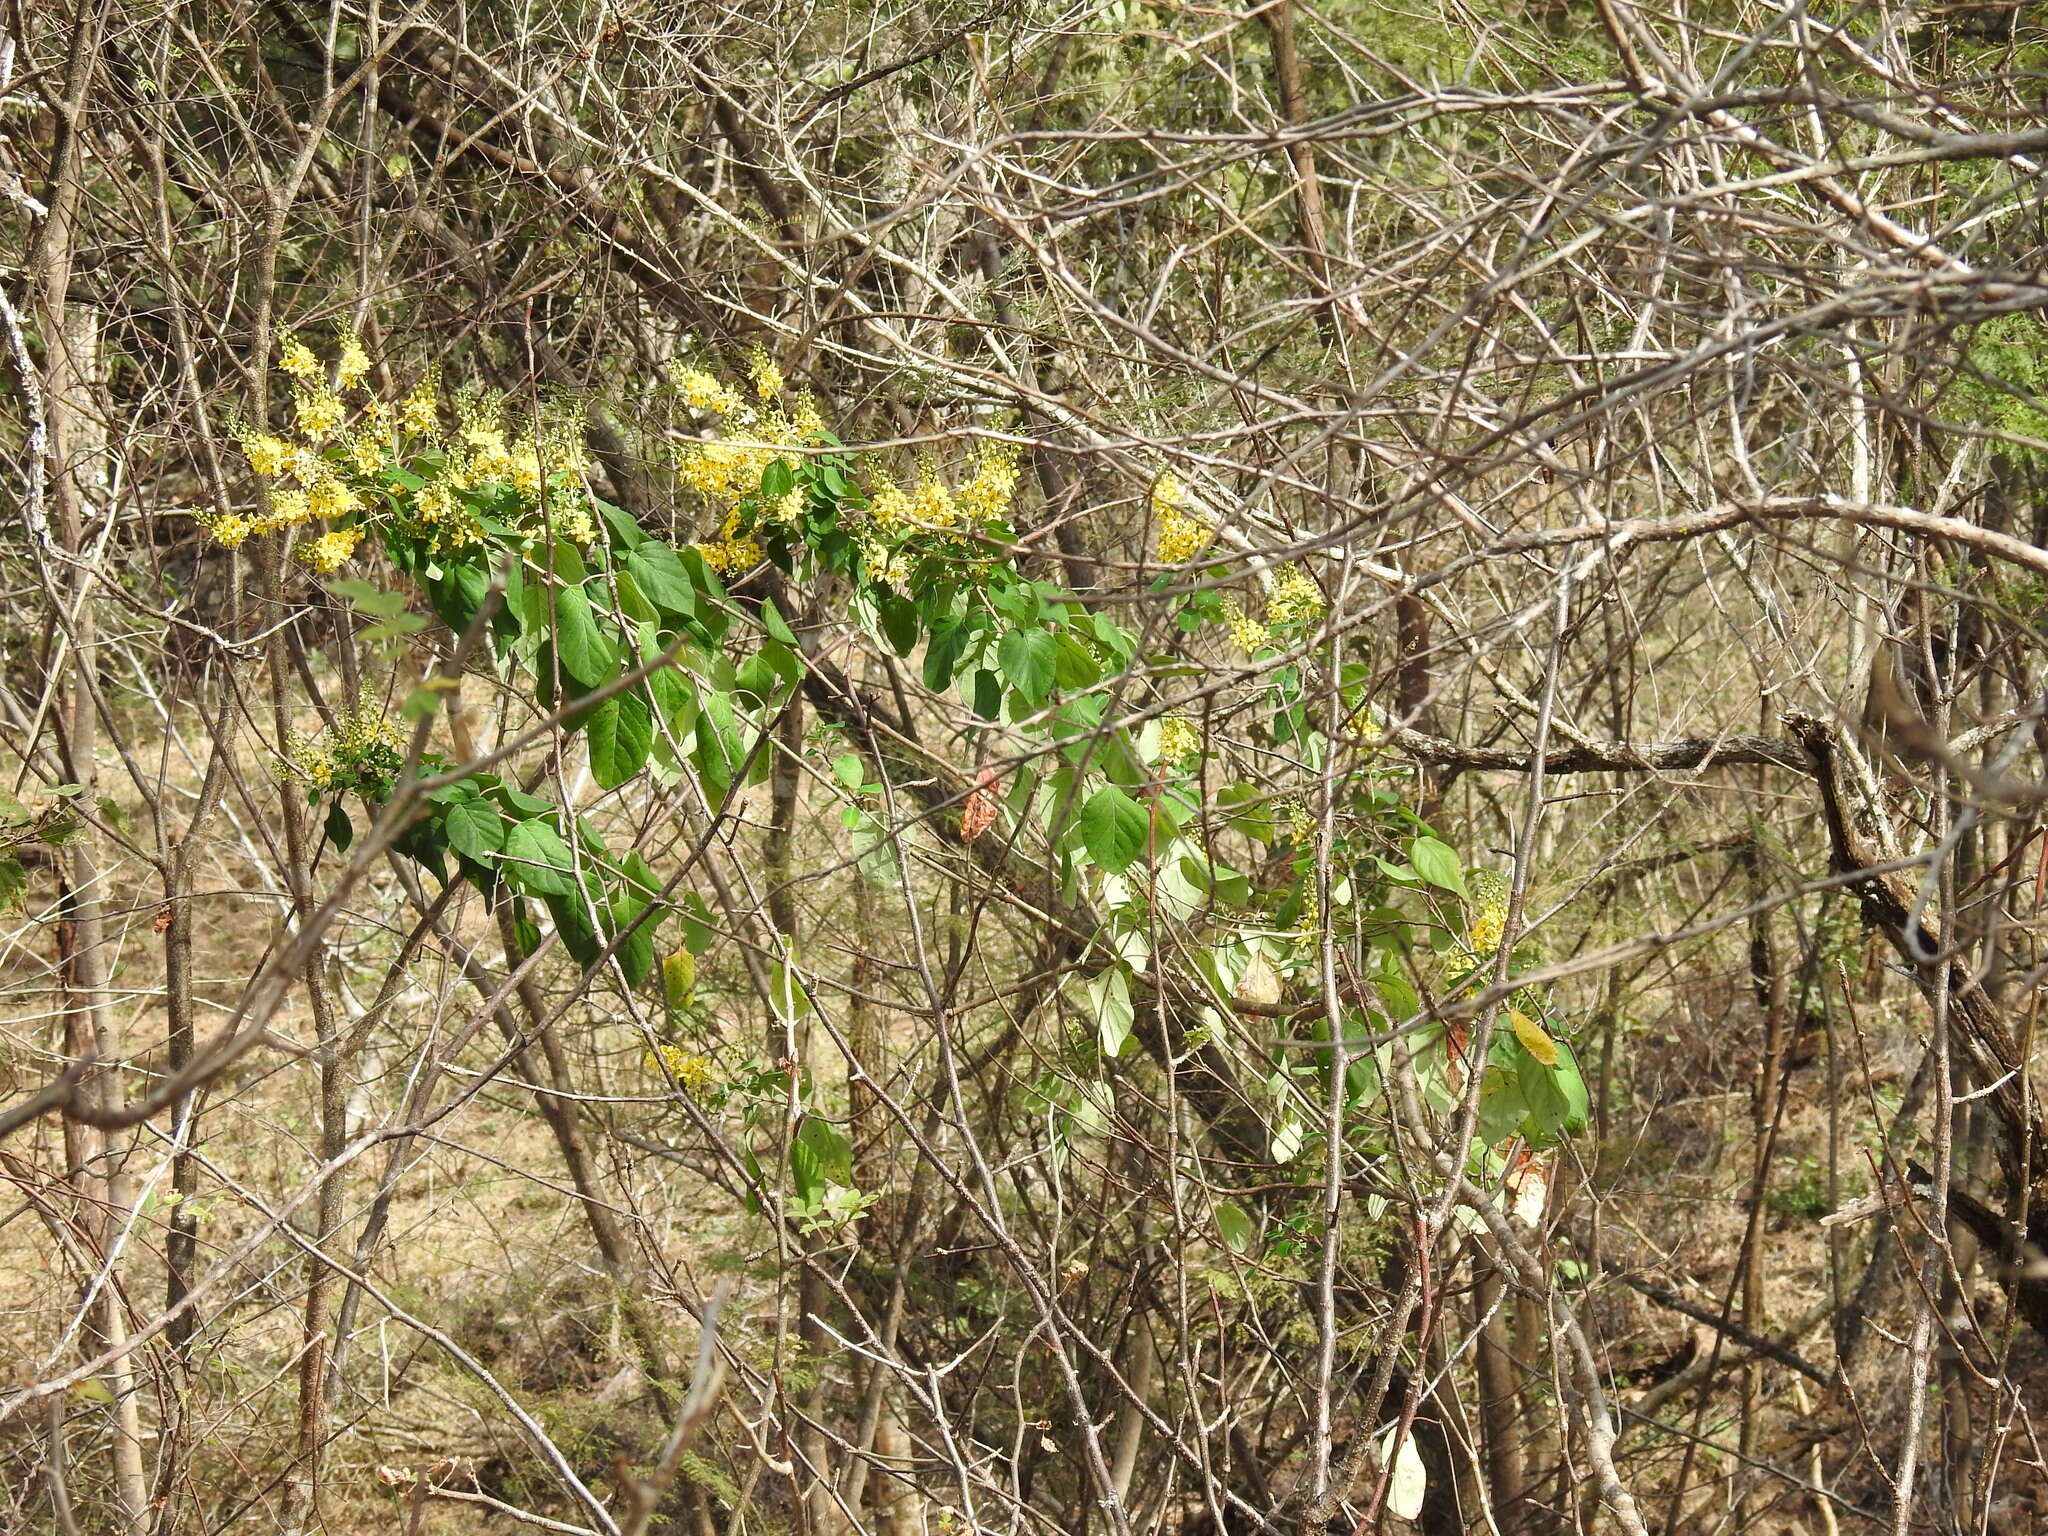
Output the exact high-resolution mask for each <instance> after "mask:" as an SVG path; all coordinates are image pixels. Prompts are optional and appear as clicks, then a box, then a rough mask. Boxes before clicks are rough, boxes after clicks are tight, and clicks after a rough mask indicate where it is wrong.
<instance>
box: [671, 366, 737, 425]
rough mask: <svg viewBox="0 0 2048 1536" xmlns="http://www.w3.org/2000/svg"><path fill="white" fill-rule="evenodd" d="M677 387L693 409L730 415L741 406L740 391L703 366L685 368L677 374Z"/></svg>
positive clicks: (719, 414) (718, 414)
mask: <svg viewBox="0 0 2048 1536" xmlns="http://www.w3.org/2000/svg"><path fill="white" fill-rule="evenodd" d="M676 388H677V389H679V390H680V391H682V396H683V399H684V400H685V401H687V402H688V403H689V405H690V406H691V408H692V409H695V410H699V411H710V412H711V413H712V414H713V415H717V416H730V415H731V414H732V413H733V412H734V411H736V410H738V409H739V408H740V396H739V391H738V390H736V389H734V388H733V387H732V386H731V385H729V384H722V383H720V382H719V381H718V380H717V379H716V378H714V377H713V376H712V375H710V374H708V373H706V372H705V371H704V370H703V369H702V368H685V369H684V370H683V371H682V372H681V373H678V374H677V375H676Z"/></svg>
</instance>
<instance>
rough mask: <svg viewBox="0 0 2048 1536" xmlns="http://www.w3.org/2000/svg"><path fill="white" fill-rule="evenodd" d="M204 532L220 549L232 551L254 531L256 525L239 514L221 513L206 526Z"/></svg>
mask: <svg viewBox="0 0 2048 1536" xmlns="http://www.w3.org/2000/svg"><path fill="white" fill-rule="evenodd" d="M206 531H207V532H208V533H209V534H211V535H212V536H213V542H214V543H216V544H218V545H220V547H221V548H222V549H233V548H235V546H237V545H238V544H240V543H241V542H242V541H243V540H244V539H246V538H248V537H249V535H250V534H252V533H254V532H255V531H256V525H255V524H254V523H252V522H250V521H249V519H248V518H246V517H244V516H242V514H241V513H239V512H223V513H222V514H221V515H220V516H219V517H216V518H215V519H214V520H213V521H212V522H211V523H209V524H207V528H206Z"/></svg>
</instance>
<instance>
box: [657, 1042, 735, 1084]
mask: <svg viewBox="0 0 2048 1536" xmlns="http://www.w3.org/2000/svg"><path fill="white" fill-rule="evenodd" d="M641 1065H643V1066H645V1067H646V1068H647V1070H648V1071H650V1072H660V1071H662V1070H663V1069H664V1068H666V1069H667V1073H668V1075H669V1076H670V1077H672V1078H674V1079H675V1084H676V1086H677V1087H678V1088H680V1089H682V1091H683V1092H685V1093H688V1094H699V1093H702V1092H703V1091H704V1090H705V1089H706V1088H709V1087H711V1086H712V1085H713V1084H714V1083H716V1082H717V1081H718V1072H717V1069H716V1068H714V1067H713V1066H712V1065H711V1058H710V1057H708V1056H692V1055H690V1054H689V1053H688V1052H686V1051H685V1050H684V1049H683V1048H682V1047H681V1046H679V1045H662V1046H658V1047H657V1048H656V1049H655V1050H652V1051H649V1052H648V1053H647V1054H646V1055H645V1056H644V1057H642V1058H641Z"/></svg>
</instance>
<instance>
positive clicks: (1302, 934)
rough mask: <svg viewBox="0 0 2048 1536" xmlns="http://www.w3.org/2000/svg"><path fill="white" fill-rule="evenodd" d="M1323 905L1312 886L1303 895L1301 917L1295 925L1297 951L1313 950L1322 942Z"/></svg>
mask: <svg viewBox="0 0 2048 1536" xmlns="http://www.w3.org/2000/svg"><path fill="white" fill-rule="evenodd" d="M1322 937H1323V903H1322V898H1321V897H1319V896H1318V895H1317V894H1316V891H1315V887H1314V886H1310V887H1309V888H1308V889H1307V890H1306V891H1304V892H1302V895H1301V916H1300V917H1299V918H1298V919H1296V921H1295V924H1294V943H1295V947H1296V948H1297V949H1313V948H1314V947H1315V946H1316V945H1317V944H1319V943H1320V942H1322Z"/></svg>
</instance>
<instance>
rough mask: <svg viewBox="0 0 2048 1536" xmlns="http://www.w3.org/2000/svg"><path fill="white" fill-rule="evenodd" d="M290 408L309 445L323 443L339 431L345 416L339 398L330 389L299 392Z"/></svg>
mask: <svg viewBox="0 0 2048 1536" xmlns="http://www.w3.org/2000/svg"><path fill="white" fill-rule="evenodd" d="M292 406H293V409H294V411H295V412H296V413H297V415H298V419H299V431H300V432H301V433H303V434H304V436H305V439H306V441H307V442H309V443H324V442H326V441H328V440H329V439H330V438H332V437H333V436H334V435H335V434H336V433H337V432H339V431H340V430H341V423H342V418H343V417H344V416H345V415H346V414H347V413H346V411H345V410H344V408H343V406H342V403H341V396H339V395H337V394H336V393H334V391H333V390H331V389H320V388H318V387H315V388H312V389H302V390H300V391H299V392H298V393H297V394H296V395H295V396H293V399H292Z"/></svg>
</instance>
